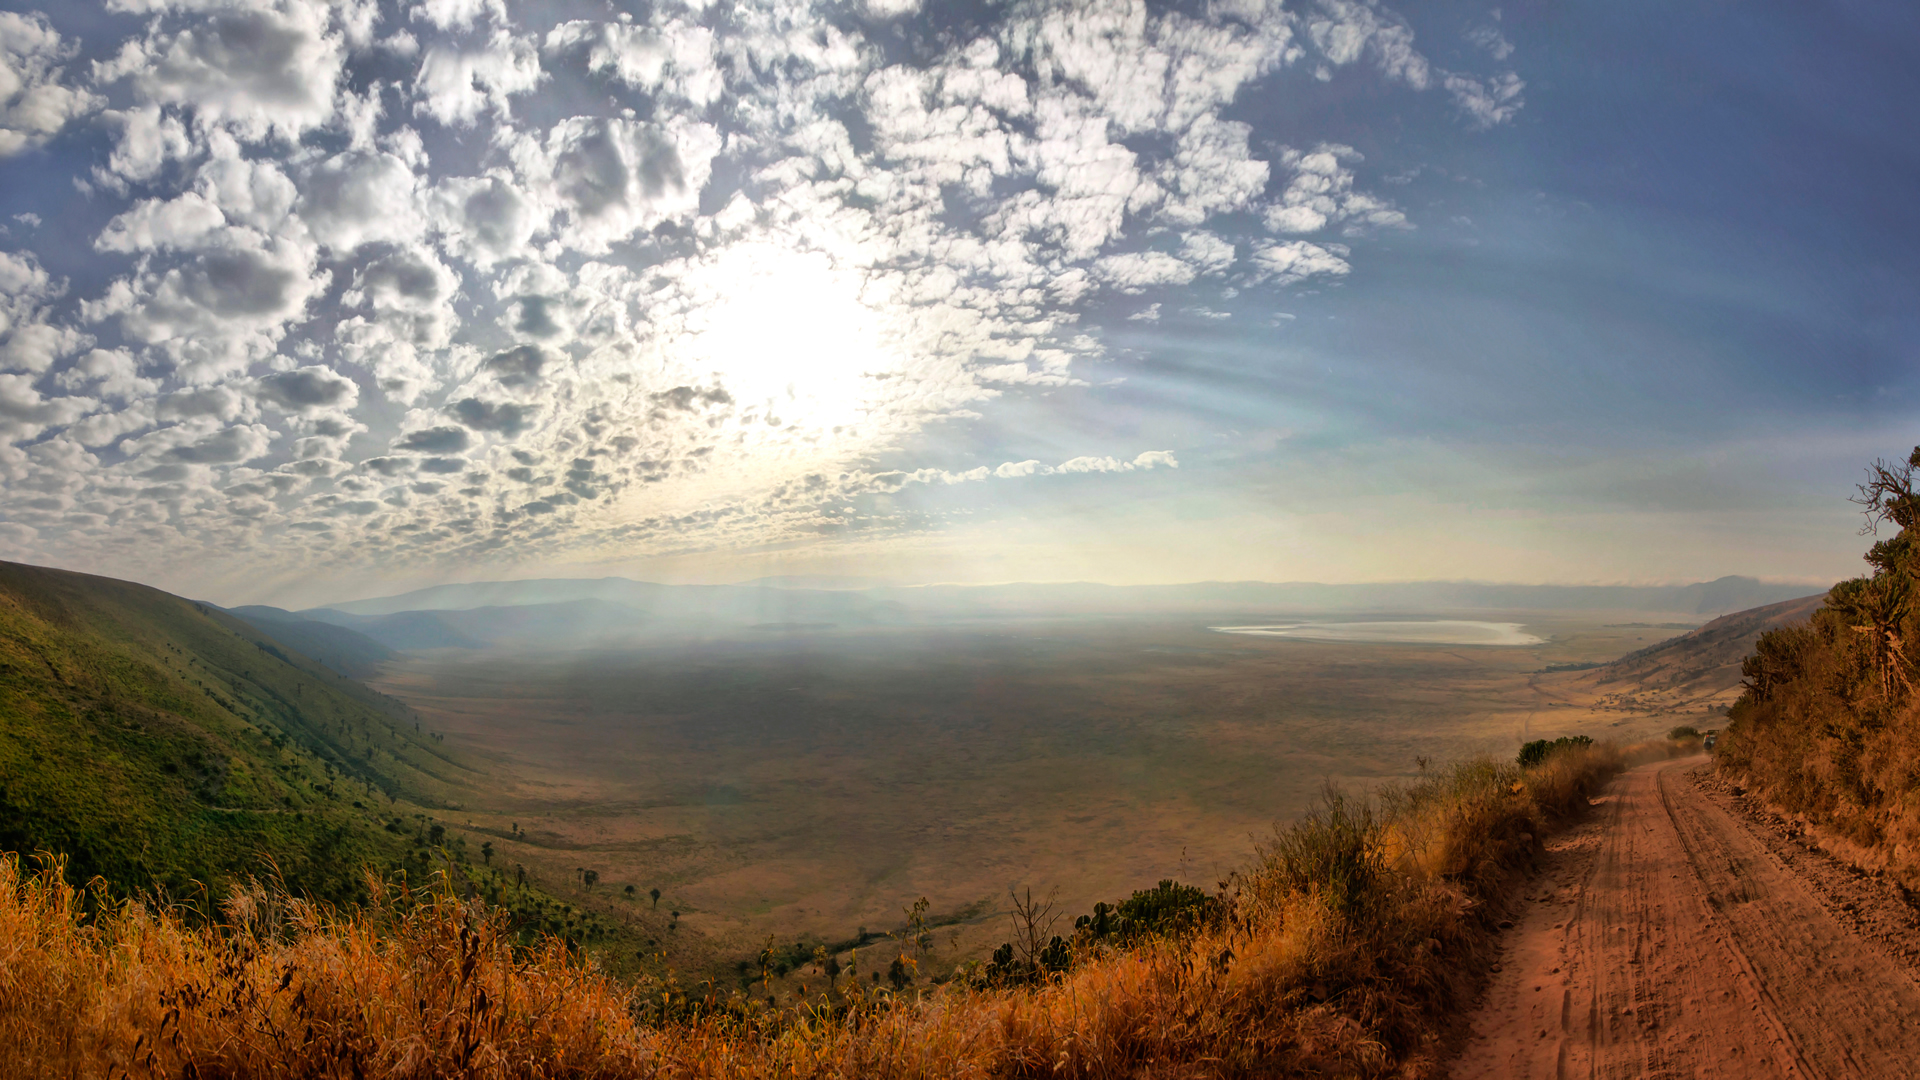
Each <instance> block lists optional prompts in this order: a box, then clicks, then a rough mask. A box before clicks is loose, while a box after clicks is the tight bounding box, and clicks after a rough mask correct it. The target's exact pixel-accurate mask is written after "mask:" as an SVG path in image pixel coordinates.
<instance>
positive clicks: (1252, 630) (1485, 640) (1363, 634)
mask: <svg viewBox="0 0 1920 1080" xmlns="http://www.w3.org/2000/svg"><path fill="white" fill-rule="evenodd" d="M1207 629H1209V630H1213V631H1216V632H1218V633H1222V634H1247V635H1250V636H1253V637H1280V638H1300V639H1302V640H1307V641H1348V642H1355V643H1368V642H1371V643H1376V644H1381V645H1389V644H1404V645H1543V644H1545V643H1546V639H1545V638H1541V637H1536V636H1534V635H1533V634H1529V633H1527V631H1526V628H1525V627H1523V626H1522V625H1521V624H1519V623H1510V622H1470V621H1468V620H1464V619H1430V620H1424V621H1420V622H1337V623H1336V622H1325V623H1306V622H1303V623H1280V624H1276V625H1272V626H1209V627H1207Z"/></svg>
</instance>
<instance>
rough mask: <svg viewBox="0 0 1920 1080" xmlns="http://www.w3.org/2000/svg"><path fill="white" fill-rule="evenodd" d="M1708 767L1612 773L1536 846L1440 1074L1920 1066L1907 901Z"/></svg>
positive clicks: (1896, 1072) (1691, 763) (1838, 1072)
mask: <svg viewBox="0 0 1920 1080" xmlns="http://www.w3.org/2000/svg"><path fill="white" fill-rule="evenodd" d="M1705 761H1706V759H1705V758H1704V757H1696V758H1688V759H1684V760H1680V761H1663V762H1657V763H1655V764H1652V765H1646V766H1642V767H1640V768H1638V769H1634V770H1632V771H1630V772H1627V773H1624V774H1622V775H1621V776H1620V777H1619V778H1617V779H1616V780H1615V781H1614V782H1613V783H1612V785H1610V787H1609V788H1608V790H1607V791H1606V793H1605V794H1604V795H1603V796H1602V797H1601V798H1599V799H1597V800H1595V807H1594V813H1593V815H1592V817H1591V818H1590V819H1589V820H1588V821H1586V822H1584V823H1582V824H1581V825H1580V826H1578V827H1577V828H1574V829H1572V830H1569V831H1568V832H1566V833H1563V834H1562V835H1561V836H1559V837H1557V838H1556V839H1555V841H1554V842H1553V843H1551V844H1549V845H1548V849H1547V855H1546V858H1545V861H1544V862H1543V864H1542V865H1543V870H1544V872H1543V873H1542V874H1541V875H1540V876H1539V877H1538V878H1536V879H1535V880H1534V882H1533V883H1532V887H1531V889H1530V891H1529V893H1528V895H1527V902H1526V903H1525V905H1524V907H1525V910H1524V911H1523V912H1521V913H1519V914H1517V915H1516V916H1515V924H1514V926H1513V927H1512V928H1511V929H1510V930H1507V931H1506V932H1505V937H1506V939H1507V940H1506V941H1505V942H1504V947H1505V950H1506V951H1505V955H1504V956H1503V958H1502V963H1501V966H1500V968H1499V969H1498V970H1497V971H1496V973H1495V974H1494V976H1493V982H1492V984H1491V986H1490V987H1489V991H1488V999H1487V1002H1486V1004H1485V1006H1484V1007H1483V1008H1482V1010H1481V1011H1480V1013H1479V1014H1478V1015H1477V1016H1475V1018H1474V1021H1473V1033H1472V1035H1471V1037H1470V1041H1469V1043H1468V1045H1467V1048H1466V1050H1465V1052H1464V1053H1463V1054H1462V1056H1461V1058H1460V1059H1459V1060H1458V1061H1457V1062H1456V1063H1455V1064H1454V1067H1453V1069H1452V1072H1451V1075H1452V1076H1453V1078H1454V1080H1478V1078H1495V1077H1498V1078H1502V1080H1504V1078H1509V1077H1512V1078H1534V1077H1551V1078H1561V1077H1729V1078H1767V1077H1803V1078H1808V1080H1813V1078H1824V1077H1835V1078H1837V1077H1875V1078H1879V1077H1909V1076H1920V984H1917V983H1916V982H1915V978H1914V972H1913V966H1912V965H1913V963H1914V956H1915V953H1914V950H1915V949H1917V948H1920V921H1916V919H1915V914H1914V912H1913V910H1912V908H1911V906H1910V905H1909V904H1907V903H1906V902H1905V900H1904V899H1903V898H1902V896H1901V894H1899V892H1898V890H1897V889H1896V888H1895V887H1894V886H1891V885H1887V884H1884V883H1882V882H1878V881H1875V880H1873V879H1871V878H1866V877H1863V876H1861V875H1858V874H1857V873H1855V872H1852V871H1850V870H1848V869H1846V868H1845V867H1842V866H1840V865H1839V864H1837V863H1835V862H1833V861H1832V860H1830V859H1827V858H1826V857H1825V856H1824V855H1821V854H1819V853H1815V852H1811V851H1810V850H1809V849H1808V848H1807V846H1806V845H1805V844H1804V842H1803V841H1802V840H1801V839H1800V838H1798V837H1797V835H1796V834H1795V833H1794V832H1793V831H1792V829H1791V828H1790V827H1789V828H1786V829H1782V828H1779V827H1778V825H1779V824H1780V823H1778V822H1777V820H1776V821H1775V823H1774V824H1773V825H1771V826H1770V825H1769V824H1768V823H1767V822H1766V821H1765V820H1764V817H1765V815H1755V814H1754V813H1753V812H1752V811H1751V808H1750V807H1747V806H1746V805H1745V803H1744V801H1743V800H1740V799H1738V798H1735V797H1734V794H1733V793H1730V792H1727V791H1725V790H1719V791H1716V790H1713V785H1712V784H1711V783H1707V784H1706V785H1705V786H1703V783H1702V781H1703V779H1704V778H1706V777H1707V776H1708V770H1707V769H1706V768H1705V767H1704V763H1705Z"/></svg>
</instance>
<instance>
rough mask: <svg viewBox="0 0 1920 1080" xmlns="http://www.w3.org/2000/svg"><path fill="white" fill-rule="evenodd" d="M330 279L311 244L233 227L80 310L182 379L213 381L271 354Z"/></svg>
mask: <svg viewBox="0 0 1920 1080" xmlns="http://www.w3.org/2000/svg"><path fill="white" fill-rule="evenodd" d="M327 281H328V274H327V273H326V272H325V271H315V269H314V252H313V250H312V248H311V246H310V245H303V244H301V243H299V242H297V241H295V240H290V239H287V238H284V237H268V236H263V235H261V234H260V233H258V232H256V231H254V230H251V229H245V228H235V227H231V226H228V227H225V228H222V229H220V230H217V231H215V232H213V233H210V234H208V235H207V236H206V237H205V238H204V239H203V241H202V242H201V243H200V244H199V245H198V250H197V251H196V252H195V253H194V254H193V255H192V256H191V257H190V258H188V259H186V260H185V261H183V262H181V263H179V264H177V265H174V266H172V267H170V268H168V269H166V270H157V271H155V270H150V271H145V272H142V273H139V274H136V275H135V276H133V277H131V278H124V279H121V280H120V281H118V282H116V283H115V284H114V286H113V288H112V289H111V290H110V291H109V292H108V294H107V296H106V297H105V298H103V299H102V300H100V301H98V302H96V303H90V304H86V305H83V310H85V311H87V312H88V313H89V314H90V315H91V316H92V317H94V318H109V317H118V320H119V323H120V327H121V330H122V332H123V333H125V334H126V335H127V336H128V337H129V338H130V339H132V340H134V341H138V342H141V343H143V344H147V345H153V346H157V347H158V348H159V349H160V351H161V353H162V354H163V355H165V356H166V357H167V358H168V359H170V360H171V361H172V363H173V364H174V368H175V373H176V374H177V375H178V377H180V378H181V379H184V380H186V381H187V382H190V383H208V382H215V381H218V380H220V379H224V378H227V377H229V376H231V375H234V374H237V373H239V372H241V371H243V370H245V368H246V366H247V365H248V364H249V363H251V362H253V361H255V360H258V359H260V358H262V357H264V356H266V355H267V354H269V353H271V352H272V351H273V349H274V347H275V345H276V344H277V343H278V342H279V341H280V339H281V337H283V336H284V335H285V333H286V324H287V322H288V321H289V320H292V319H295V318H298V317H300V316H301V315H303V313H304V312H305V311H306V307H307V303H308V302H309V301H310V300H311V299H312V298H313V297H314V296H316V295H318V293H319V292H320V290H321V289H323V288H324V287H325V286H326V284H327Z"/></svg>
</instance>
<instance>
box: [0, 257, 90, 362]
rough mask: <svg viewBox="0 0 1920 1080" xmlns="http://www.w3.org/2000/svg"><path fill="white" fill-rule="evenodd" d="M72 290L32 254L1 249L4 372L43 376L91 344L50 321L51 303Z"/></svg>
mask: <svg viewBox="0 0 1920 1080" xmlns="http://www.w3.org/2000/svg"><path fill="white" fill-rule="evenodd" d="M65 292H66V283H65V282H64V281H56V280H54V278H53V275H51V274H49V273H47V271H46V268H45V267H43V266H41V265H40V260H39V259H37V258H35V257H34V255H33V253H32V252H23V253H20V254H14V253H12V252H6V251H0V371H13V372H25V373H28V374H33V375H38V374H39V373H41V372H43V371H46V370H47V369H48V368H50V367H52V366H53V363H54V361H56V360H58V359H60V358H61V357H63V356H67V355H69V354H71V353H73V352H75V351H77V350H79V349H82V348H85V347H86V346H87V345H88V344H90V343H91V339H90V338H88V337H87V336H86V335H85V334H82V333H80V332H79V331H77V330H74V329H73V328H71V327H66V326H58V325H55V324H53V323H52V322H50V321H49V320H50V318H51V314H50V312H49V309H48V305H49V304H50V303H51V302H52V301H53V300H55V299H57V298H59V297H60V296H61V295H63V294H64V293H65Z"/></svg>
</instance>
